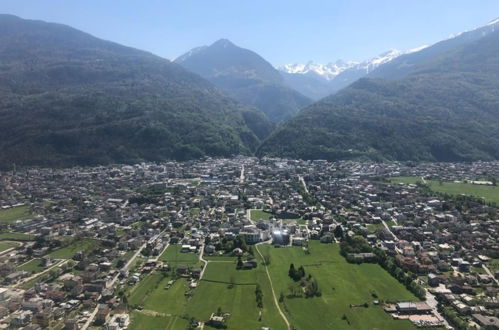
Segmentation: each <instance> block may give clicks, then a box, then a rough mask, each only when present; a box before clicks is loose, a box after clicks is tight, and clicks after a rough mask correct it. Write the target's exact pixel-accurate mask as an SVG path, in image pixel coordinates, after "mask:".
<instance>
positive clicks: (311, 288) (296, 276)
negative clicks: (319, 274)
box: [288, 264, 322, 298]
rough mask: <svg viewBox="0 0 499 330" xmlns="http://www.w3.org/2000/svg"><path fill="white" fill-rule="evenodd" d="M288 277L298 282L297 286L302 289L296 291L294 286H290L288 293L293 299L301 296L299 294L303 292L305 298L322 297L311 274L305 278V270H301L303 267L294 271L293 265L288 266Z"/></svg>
mask: <svg viewBox="0 0 499 330" xmlns="http://www.w3.org/2000/svg"><path fill="white" fill-rule="evenodd" d="M288 276H289V277H291V278H292V279H293V281H295V282H299V286H300V287H301V288H303V289H302V290H296V287H295V286H294V285H291V286H290V291H291V295H292V296H293V297H297V296H301V292H304V293H305V297H307V298H310V297H315V296H317V297H320V296H321V295H322V293H321V291H320V290H319V284H318V283H317V280H316V279H315V278H313V277H312V275H311V274H308V276H306V274H305V268H303V266H300V267H298V269H296V268H295V265H294V264H290V265H289V271H288Z"/></svg>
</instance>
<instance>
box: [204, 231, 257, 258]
mask: <svg viewBox="0 0 499 330" xmlns="http://www.w3.org/2000/svg"><path fill="white" fill-rule="evenodd" d="M214 245H215V248H216V249H217V250H223V251H225V253H231V252H232V251H234V249H237V248H239V249H241V250H243V252H247V253H248V254H250V255H254V253H253V248H252V247H251V246H250V245H248V244H247V243H246V240H245V238H244V236H242V235H237V236H236V237H235V238H234V239H229V238H225V237H224V238H222V239H221V240H220V241H218V242H217V243H215V244H214Z"/></svg>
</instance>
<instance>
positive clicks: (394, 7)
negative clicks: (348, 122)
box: [0, 0, 499, 65]
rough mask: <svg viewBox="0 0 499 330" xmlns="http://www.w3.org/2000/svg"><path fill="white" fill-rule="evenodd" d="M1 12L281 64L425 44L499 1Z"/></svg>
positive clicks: (13, 4)
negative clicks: (234, 51)
mask: <svg viewBox="0 0 499 330" xmlns="http://www.w3.org/2000/svg"><path fill="white" fill-rule="evenodd" d="M0 13H7V14H14V15H18V16H20V17H22V18H30V19H41V20H45V21H50V22H57V23H63V24H68V25H71V26H73V27H75V28H77V29H80V30H83V31H85V32H88V33H91V34H93V35H95V36H97V37H99V38H103V39H107V40H112V41H115V42H118V43H121V44H125V45H127V46H132V47H136V48H140V49H144V50H148V51H150V52H153V53H155V54H157V55H160V56H163V57H166V58H172V57H176V56H179V55H181V54H182V53H184V52H186V51H188V50H189V49H191V48H193V47H197V46H201V45H207V44H211V43H212V42H214V41H216V40H218V39H220V38H227V39H230V40H231V41H232V42H234V43H235V44H237V45H239V46H241V47H245V48H249V49H251V50H254V51H256V52H257V53H259V54H260V55H262V56H263V57H264V58H266V59H267V60H268V61H270V62H271V63H272V64H274V65H280V64H285V63H295V62H298V63H300V62H306V61H308V60H314V61H316V62H320V63H327V62H332V61H336V60H337V59H344V60H364V59H367V58H370V57H373V56H375V55H378V54H379V53H382V52H384V51H386V50H389V49H392V48H396V49H401V50H405V49H410V48H415V47H418V46H421V45H424V44H431V43H434V42H436V41H439V40H441V39H443V38H446V37H448V36H449V35H450V34H453V33H457V32H462V31H465V30H469V29H473V28H475V27H478V26H481V25H485V24H486V23H487V22H489V21H491V20H493V19H496V18H498V17H499V0H322V1H318V0H302V1H294V0H141V1H138V0H0Z"/></svg>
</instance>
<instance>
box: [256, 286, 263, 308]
mask: <svg viewBox="0 0 499 330" xmlns="http://www.w3.org/2000/svg"><path fill="white" fill-rule="evenodd" d="M255 297H256V306H257V307H258V308H263V292H262V289H261V288H260V284H257V285H256V289H255Z"/></svg>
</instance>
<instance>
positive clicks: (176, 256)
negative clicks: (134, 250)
mask: <svg viewBox="0 0 499 330" xmlns="http://www.w3.org/2000/svg"><path fill="white" fill-rule="evenodd" d="M181 248H182V246H181V245H180V244H175V245H170V246H168V248H167V249H166V251H165V252H163V254H162V255H161V256H160V257H159V260H160V261H166V262H167V263H168V265H169V266H170V267H172V268H175V267H178V266H189V267H196V266H197V265H199V264H200V262H199V256H198V255H197V254H195V253H192V252H187V253H186V252H180V249H181Z"/></svg>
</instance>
